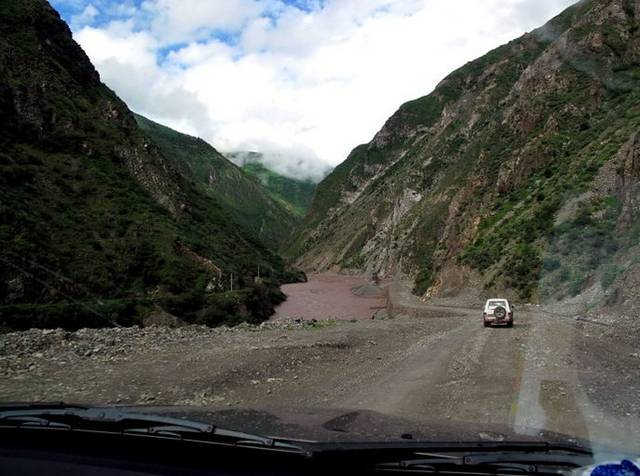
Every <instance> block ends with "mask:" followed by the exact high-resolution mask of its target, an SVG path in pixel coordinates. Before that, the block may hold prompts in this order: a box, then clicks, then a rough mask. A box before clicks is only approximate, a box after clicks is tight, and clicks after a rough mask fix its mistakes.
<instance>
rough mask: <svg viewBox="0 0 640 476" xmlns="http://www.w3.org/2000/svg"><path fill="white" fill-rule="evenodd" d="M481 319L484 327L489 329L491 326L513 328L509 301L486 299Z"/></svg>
mask: <svg viewBox="0 0 640 476" xmlns="http://www.w3.org/2000/svg"><path fill="white" fill-rule="evenodd" d="M482 318H483V320H484V327H489V326H491V325H492V324H500V325H506V326H507V327H513V306H512V305H511V304H509V301H507V300H506V299H502V298H494V299H487V302H486V303H485V305H484V312H483V313H482Z"/></svg>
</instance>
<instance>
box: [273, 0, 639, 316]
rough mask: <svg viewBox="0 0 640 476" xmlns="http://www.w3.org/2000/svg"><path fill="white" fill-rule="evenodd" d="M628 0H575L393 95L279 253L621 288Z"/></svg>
mask: <svg viewBox="0 0 640 476" xmlns="http://www.w3.org/2000/svg"><path fill="white" fill-rule="evenodd" d="M639 10H640V3H638V2H637V1H636V2H633V1H628V0H584V1H581V2H578V3H576V5H574V6H572V7H570V8H569V9H567V10H566V11H565V12H563V13H562V14H561V15H559V16H557V17H556V18H554V19H553V20H551V21H550V22H549V23H547V24H546V25H545V26H543V27H542V28H539V29H537V30H534V31H533V32H531V33H527V34H525V35H524V36H522V37H521V38H519V39H516V40H514V41H511V42H510V43H508V44H506V45H504V46H501V47H499V48H497V49H495V50H493V51H491V52H490V53H488V54H487V55H485V56H483V57H481V58H479V59H477V60H475V61H473V62H470V63H468V64H466V65H464V66H463V67H461V68H460V69H458V70H457V71H454V72H453V73H452V74H450V75H449V76H447V77H446V78H445V79H444V80H443V81H442V82H441V83H440V84H439V85H438V86H437V87H436V88H435V90H434V91H433V92H432V93H431V94H429V95H428V96H425V97H422V98H419V99H416V100H414V101H410V102H408V103H406V104H403V105H402V106H401V107H400V108H399V110H398V111H397V112H396V113H395V114H394V115H393V116H391V117H390V118H389V120H388V121H387V122H386V123H385V124H384V127H382V129H381V130H380V131H379V132H378V133H377V134H376V135H375V137H374V138H373V140H372V141H371V142H370V143H368V144H364V145H361V146H358V147H356V148H355V149H354V150H353V151H352V152H351V154H350V155H349V157H348V158H347V159H346V161H345V162H343V163H342V164H340V165H339V166H338V167H336V169H335V170H334V171H333V172H332V173H331V174H330V175H329V176H328V177H326V178H325V179H324V180H323V181H322V182H321V183H320V184H319V185H318V188H317V191H316V194H315V197H314V200H313V205H312V207H311V210H310V212H309V213H308V215H307V216H306V218H305V220H304V222H303V224H302V226H301V227H300V229H299V230H298V232H297V233H296V237H295V239H294V240H293V242H292V245H291V246H290V247H289V248H288V249H287V250H286V253H288V254H290V255H291V256H293V257H294V258H295V260H296V262H297V264H298V265H300V266H302V267H304V268H305V269H316V270H327V269H340V268H341V269H351V270H359V271H367V272H369V273H379V274H381V275H386V276H396V275H397V274H398V273H400V274H402V275H404V276H407V277H410V278H412V279H413V280H414V282H415V288H414V291H415V293H417V294H419V295H425V296H455V295H459V294H460V293H464V292H467V291H468V292H474V293H476V294H478V293H479V294H486V295H490V294H493V293H501V294H502V293H505V294H506V295H509V296H513V297H517V298H521V299H528V300H542V301H554V300H561V299H565V298H572V297H574V296H577V295H579V294H581V293H583V292H585V291H587V290H591V291H593V292H592V293H591V292H589V293H585V295H588V296H593V301H590V303H591V304H589V305H592V304H594V303H609V304H611V303H621V302H625V299H626V298H625V296H626V295H630V296H632V295H633V292H631V291H630V289H632V287H630V286H626V287H625V286H623V285H621V283H624V282H625V280H626V282H627V283H631V282H639V279H640V268H639V266H640V265H639V264H638V259H637V251H638V250H637V245H638V236H639V230H640V223H639V221H638V212H639V210H640V206H638V204H639V203H640V195H639V194H638V177H639V176H640V165H639V164H640V139H639V138H638V131H639V126H640V11H639ZM634 276H636V278H638V279H636V278H634ZM633 289H637V288H635V287H634V288H633ZM589 299H591V298H589ZM585 302H586V301H585Z"/></svg>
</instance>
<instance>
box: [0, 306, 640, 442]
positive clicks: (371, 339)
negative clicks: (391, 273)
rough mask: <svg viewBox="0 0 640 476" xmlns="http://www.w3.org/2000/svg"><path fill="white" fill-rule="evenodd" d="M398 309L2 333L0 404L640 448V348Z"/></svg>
mask: <svg viewBox="0 0 640 476" xmlns="http://www.w3.org/2000/svg"><path fill="white" fill-rule="evenodd" d="M407 299H409V298H407ZM405 304H407V305H409V304H411V306H413V307H414V309H413V311H415V312H411V313H408V314H410V316H409V315H404V316H402V315H401V316H398V317H396V318H394V319H388V318H376V319H366V320H364V319H361V320H356V319H353V320H338V321H332V320H327V321H317V322H309V321H299V322H296V321H293V320H288V319H280V320H275V321H271V322H267V323H265V324H263V325H262V326H260V327H250V326H240V327H237V328H233V329H226V328H220V329H208V328H201V327H187V328H180V329H167V328H156V327H152V328H146V329H137V328H135V329H101V330H86V329H85V330H81V331H78V332H75V333H67V332H64V331H61V330H53V331H42V330H31V331H27V332H17V333H12V334H6V335H2V336H0V379H1V381H2V385H0V401H6V400H65V401H73V402H90V403H94V404H148V405H196V406H207V407H210V408H213V409H230V408H232V409H233V408H250V409H265V410H268V409H278V408H340V409H368V410H374V411H378V412H381V413H384V414H388V415H392V416H397V417H403V418H408V419H411V420H414V421H415V420H418V421H428V422H432V421H444V422H476V423H482V424H487V425H490V424H494V423H495V424H507V425H509V426H510V427H515V428H517V429H525V428H545V429H547V430H553V431H559V432H561V433H565V434H571V435H575V436H580V437H586V438H589V439H592V440H595V441H600V442H604V443H605V444H606V443H607V442H610V441H615V442H618V444H617V445H615V446H619V442H620V441H621V440H624V441H627V442H628V443H629V446H630V449H632V450H636V451H638V450H640V448H639V447H638V445H639V443H638V442H639V441H640V420H639V418H638V415H640V354H638V352H639V349H638V348H637V347H636V348H629V347H626V346H625V345H622V344H619V343H617V341H615V340H613V337H609V335H608V328H607V327H605V326H602V325H598V324H594V323H589V322H581V321H576V320H575V319H568V318H559V317H552V316H549V315H546V314H544V313H543V312H541V311H539V310H538V309H537V308H533V307H531V308H525V309H523V310H520V311H518V310H517V314H516V325H515V327H514V328H513V329H502V328H501V329H493V328H491V329H485V328H483V327H482V322H481V317H480V316H479V312H478V310H477V309H466V308H457V307H456V308H452V307H442V306H427V305H424V304H421V303H420V302H419V301H418V300H417V299H416V300H415V302H413V303H405ZM421 311H422V314H421ZM378 317H381V316H378ZM525 431H528V430H525Z"/></svg>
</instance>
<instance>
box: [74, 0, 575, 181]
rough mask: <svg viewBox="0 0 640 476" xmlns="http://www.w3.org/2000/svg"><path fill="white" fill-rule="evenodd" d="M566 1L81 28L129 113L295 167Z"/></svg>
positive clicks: (369, 1) (161, 1) (256, 10)
mask: <svg viewBox="0 0 640 476" xmlns="http://www.w3.org/2000/svg"><path fill="white" fill-rule="evenodd" d="M570 3H572V1H571V0H483V1H482V2H478V1H477V0H457V1H454V0H406V1H390V0H326V1H324V2H317V1H314V2H309V4H308V5H307V6H308V8H305V9H299V8H296V7H294V6H291V5H285V4H284V3H282V2H280V1H279V0H266V1H254V0H228V1H227V0H225V1H224V2H221V1H220V2H219V1H205V0H188V1H185V0H180V1H178V0H148V1H146V2H144V3H143V4H142V6H141V8H139V9H137V12H138V13H136V15H134V17H131V18H130V19H129V21H114V22H111V23H110V24H108V25H107V26H105V27H103V28H95V27H84V28H82V29H79V31H77V35H76V38H77V39H78V41H79V42H80V43H81V45H82V46H83V47H84V48H85V50H86V51H87V53H88V54H89V56H90V58H91V59H92V60H93V62H94V63H95V64H96V66H97V68H98V70H99V71H100V73H101V75H102V78H103V80H104V81H105V82H106V83H107V84H108V85H109V86H111V87H112V88H113V89H114V90H115V91H116V92H117V93H118V94H119V95H121V97H122V98H123V99H124V100H125V101H126V102H127V103H128V104H129V105H130V106H131V107H132V108H133V109H134V110H136V111H138V112H140V113H142V114H145V115H148V116H149V117H151V118H152V119H155V120H158V121H159V122H162V123H165V124H167V125H169V126H171V127H175V128H178V129H179V130H182V131H184V132H188V133H191V134H196V135H199V136H201V137H203V138H204V139H206V140H208V141H209V142H211V143H212V144H213V145H215V146H216V147H218V148H219V149H220V150H238V149H242V148H244V149H251V150H256V149H258V148H259V147H263V148H268V149H269V152H271V153H272V155H274V156H277V155H278V154H277V149H278V148H280V149H281V150H282V151H284V152H283V154H292V153H297V154H300V155H301V156H304V157H305V161H304V162H303V164H302V165H301V166H300V167H301V168H302V169H304V168H309V167H310V165H309V164H311V163H312V162H314V161H317V160H323V161H326V162H329V163H331V164H334V165H335V164H337V163H339V162H341V161H342V160H344V159H345V158H346V156H347V154H348V153H349V151H350V150H351V149H352V148H353V147H354V146H356V145H357V144H359V143H362V142H367V141H368V140H370V139H371V138H372V136H373V135H374V134H375V132H376V131H377V130H378V129H379V128H380V127H381V126H382V124H383V123H384V121H385V120H386V119H387V118H388V117H389V116H390V115H391V114H392V113H393V112H394V111H395V110H396V109H397V108H398V106H399V105H400V104H401V103H403V102H405V101H407V100H410V99H414V98H416V97H419V96H422V95H425V94H427V93H429V92H430V91H431V90H432V89H433V87H434V86H435V85H436V84H437V83H438V82H439V81H440V80H441V79H442V78H443V77H444V76H445V75H446V74H448V73H449V72H451V71H452V70H454V69H455V68H457V67H459V66H461V65H462V64H464V63H465V62H467V61H470V60H472V59H474V58H476V57H478V56H480V55H482V54H483V53H485V52H487V51H488V50H490V49H492V48H494V47H497V46H499V45H500V44H503V43H505V42H507V41H509V40H511V39H513V38H515V37H517V36H519V35H521V34H522V33H524V32H525V31H529V30H531V29H533V28H535V27H537V26H540V25H541V24H543V23H544V22H545V21H546V20H548V19H549V18H550V17H551V16H552V15H553V14H556V13H559V12H560V11H561V10H562V9H563V8H564V7H566V6H568V5H569V4H570ZM145 15H146V16H145ZM140 25H143V26H142V27H141V26H140ZM144 25H146V26H144ZM212 32H217V33H216V35H217V36H216V35H214V36H212ZM229 38H233V40H229ZM171 44H175V45H181V46H180V47H175V46H174V47H172V50H171V51H169V52H167V50H166V48H167V47H168V45H171ZM185 45H186V46H185ZM283 161H284V159H283ZM287 163H288V164H289V163H293V164H296V163H297V162H296V161H293V162H287ZM305 164H306V165H305ZM288 170H290V168H288ZM291 173H292V174H293V172H291Z"/></svg>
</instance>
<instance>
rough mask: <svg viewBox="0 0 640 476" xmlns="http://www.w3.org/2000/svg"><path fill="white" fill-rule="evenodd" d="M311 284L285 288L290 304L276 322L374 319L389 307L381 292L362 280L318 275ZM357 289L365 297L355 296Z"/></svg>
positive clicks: (278, 311)
mask: <svg viewBox="0 0 640 476" xmlns="http://www.w3.org/2000/svg"><path fill="white" fill-rule="evenodd" d="M308 280H309V281H308V282H306V283H295V284H286V285H284V286H282V291H283V292H284V293H285V294H286V295H287V300H286V301H285V302H283V303H282V304H281V305H280V306H278V308H277V309H276V313H275V314H274V315H273V317H272V319H282V318H291V317H295V318H302V319H370V318H371V317H372V316H373V315H374V314H375V313H376V312H377V311H378V310H380V309H381V308H384V307H385V304H386V299H385V298H384V297H383V296H381V295H380V292H379V291H378V292H376V290H375V289H374V288H373V287H372V286H368V285H367V280H366V279H365V278H362V277H358V276H342V275H335V274H318V275H309V276H308ZM354 289H355V290H356V293H358V294H361V295H360V296H357V295H356V294H354V292H353V290H354Z"/></svg>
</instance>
